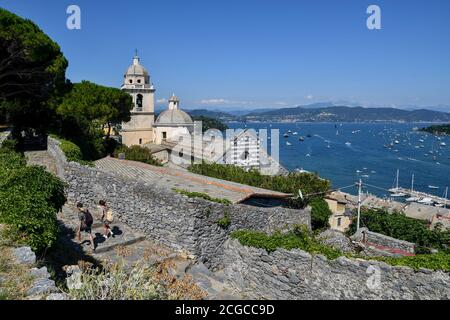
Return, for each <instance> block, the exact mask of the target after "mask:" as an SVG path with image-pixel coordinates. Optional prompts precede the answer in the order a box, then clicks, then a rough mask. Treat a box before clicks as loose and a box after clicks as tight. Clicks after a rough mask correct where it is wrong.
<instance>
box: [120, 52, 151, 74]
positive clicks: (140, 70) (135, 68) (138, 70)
mask: <svg viewBox="0 0 450 320" xmlns="http://www.w3.org/2000/svg"><path fill="white" fill-rule="evenodd" d="M125 76H126V77H127V76H145V77H148V76H149V73H148V71H147V69H145V68H144V67H143V66H142V65H141V64H140V63H139V57H138V56H135V57H134V59H133V64H132V65H131V66H129V67H128V69H127V72H126V73H125Z"/></svg>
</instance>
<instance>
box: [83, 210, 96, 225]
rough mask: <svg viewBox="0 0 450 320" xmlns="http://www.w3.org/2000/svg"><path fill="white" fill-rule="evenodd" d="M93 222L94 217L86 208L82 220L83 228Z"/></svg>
mask: <svg viewBox="0 0 450 320" xmlns="http://www.w3.org/2000/svg"><path fill="white" fill-rule="evenodd" d="M93 223H94V218H93V217H92V214H91V213H90V212H89V211H88V210H86V211H85V212H84V220H83V226H84V228H90V227H91V226H92V224H93Z"/></svg>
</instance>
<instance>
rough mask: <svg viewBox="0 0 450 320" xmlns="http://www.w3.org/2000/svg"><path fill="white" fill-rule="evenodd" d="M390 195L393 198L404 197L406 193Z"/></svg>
mask: <svg viewBox="0 0 450 320" xmlns="http://www.w3.org/2000/svg"><path fill="white" fill-rule="evenodd" d="M391 197H393V198H403V197H406V194H404V193H403V192H399V193H393V194H391Z"/></svg>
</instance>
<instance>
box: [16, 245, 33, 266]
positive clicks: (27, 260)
mask: <svg viewBox="0 0 450 320" xmlns="http://www.w3.org/2000/svg"><path fill="white" fill-rule="evenodd" d="M13 256H14V258H15V260H16V262H17V263H19V264H29V265H32V264H35V263H36V255H35V254H34V252H33V250H31V248H30V247H20V248H16V249H14V250H13Z"/></svg>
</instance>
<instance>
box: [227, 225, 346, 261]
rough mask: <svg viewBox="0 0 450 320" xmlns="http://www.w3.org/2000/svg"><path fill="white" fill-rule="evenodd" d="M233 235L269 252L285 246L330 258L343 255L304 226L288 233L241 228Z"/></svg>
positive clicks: (243, 242) (288, 248) (232, 235)
mask: <svg viewBox="0 0 450 320" xmlns="http://www.w3.org/2000/svg"><path fill="white" fill-rule="evenodd" d="M231 237H232V238H234V239H238V240H239V242H240V243H241V244H242V245H244V246H250V247H256V248H262V249H265V250H266V251H267V252H269V253H270V252H273V251H275V250H277V249H279V248H283V249H286V250H292V249H301V250H304V251H307V252H310V253H313V254H323V255H325V256H326V257H327V258H328V259H336V258H337V257H339V256H341V255H342V253H341V252H340V251H339V250H337V249H334V248H332V247H330V246H327V245H324V244H322V243H321V242H320V241H318V240H316V239H315V238H314V236H313V235H312V234H311V233H310V232H309V231H308V230H307V229H306V227H304V226H298V227H295V228H294V230H293V231H291V232H288V233H284V234H283V233H281V232H275V233H274V234H272V235H267V234H265V233H263V232H257V231H251V230H241V231H235V232H233V233H232V234H231Z"/></svg>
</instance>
